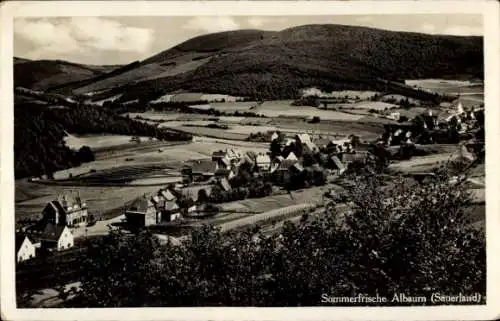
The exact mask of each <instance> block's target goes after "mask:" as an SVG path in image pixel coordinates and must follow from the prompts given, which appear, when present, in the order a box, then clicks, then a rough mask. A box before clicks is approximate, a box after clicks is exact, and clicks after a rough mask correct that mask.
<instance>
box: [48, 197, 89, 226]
mask: <svg viewBox="0 0 500 321" xmlns="http://www.w3.org/2000/svg"><path fill="white" fill-rule="evenodd" d="M42 216H43V219H44V222H46V223H52V224H55V225H67V226H79V225H82V224H85V223H86V222H87V221H88V211H87V204H86V203H85V202H84V201H82V199H81V198H80V195H79V194H77V195H76V197H74V196H73V195H66V194H63V195H59V196H58V198H57V199H56V200H53V201H50V202H49V203H48V204H47V205H46V206H45V208H44V209H43V211H42Z"/></svg>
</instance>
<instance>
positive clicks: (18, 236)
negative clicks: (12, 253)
mask: <svg viewBox="0 0 500 321" xmlns="http://www.w3.org/2000/svg"><path fill="white" fill-rule="evenodd" d="M25 239H28V242H30V243H33V242H32V241H31V239H30V238H29V237H28V235H25V234H23V233H16V253H17V252H19V249H20V248H21V246H22V245H23V243H24V240H25Z"/></svg>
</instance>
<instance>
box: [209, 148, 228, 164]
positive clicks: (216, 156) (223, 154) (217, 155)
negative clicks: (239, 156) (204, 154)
mask: <svg viewBox="0 0 500 321" xmlns="http://www.w3.org/2000/svg"><path fill="white" fill-rule="evenodd" d="M224 157H226V152H225V151H222V150H218V151H215V152H213V153H212V160H213V161H214V162H216V161H218V160H219V159H222V158H224Z"/></svg>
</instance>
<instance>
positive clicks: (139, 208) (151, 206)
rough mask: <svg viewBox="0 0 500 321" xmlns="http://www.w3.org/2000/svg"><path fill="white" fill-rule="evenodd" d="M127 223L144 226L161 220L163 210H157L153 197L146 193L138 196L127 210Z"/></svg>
mask: <svg viewBox="0 0 500 321" xmlns="http://www.w3.org/2000/svg"><path fill="white" fill-rule="evenodd" d="M125 218H126V220H127V223H129V224H131V225H133V226H136V227H143V226H149V225H154V224H159V223H160V222H161V212H159V211H157V207H156V205H155V203H154V202H153V201H151V198H148V197H147V196H146V195H144V196H141V197H139V198H137V199H136V200H135V201H133V202H132V204H131V205H130V206H129V207H128V208H127V210H126V211H125Z"/></svg>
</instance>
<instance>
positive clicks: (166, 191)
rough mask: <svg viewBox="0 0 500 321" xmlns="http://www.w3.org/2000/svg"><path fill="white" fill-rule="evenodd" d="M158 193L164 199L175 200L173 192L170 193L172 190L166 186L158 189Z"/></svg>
mask: <svg viewBox="0 0 500 321" xmlns="http://www.w3.org/2000/svg"><path fill="white" fill-rule="evenodd" d="M160 195H161V196H162V197H163V198H164V199H165V200H166V201H173V200H175V199H176V198H177V197H175V195H174V194H172V192H171V191H170V190H169V189H168V188H167V189H162V190H161V191H160Z"/></svg>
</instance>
